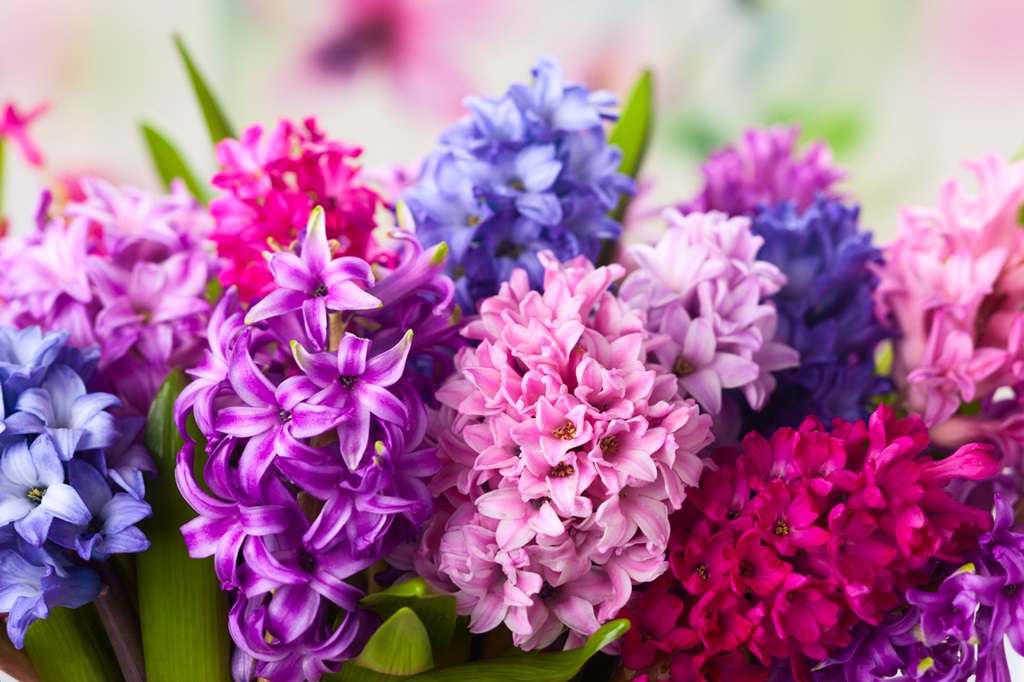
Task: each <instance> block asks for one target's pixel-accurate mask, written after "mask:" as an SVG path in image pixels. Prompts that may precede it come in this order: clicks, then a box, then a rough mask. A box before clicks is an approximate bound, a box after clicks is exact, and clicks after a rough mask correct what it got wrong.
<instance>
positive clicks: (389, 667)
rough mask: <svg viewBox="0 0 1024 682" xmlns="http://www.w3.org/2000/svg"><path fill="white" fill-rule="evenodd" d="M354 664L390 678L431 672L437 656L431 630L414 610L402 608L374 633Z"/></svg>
mask: <svg viewBox="0 0 1024 682" xmlns="http://www.w3.org/2000/svg"><path fill="white" fill-rule="evenodd" d="M352 663H354V664H355V665H357V666H359V667H360V668H366V669H367V670H373V671H376V672H379V673H384V674H386V675H406V676H407V675H415V674H416V673H421V672H425V671H427V670H430V669H431V668H433V667H434V656H433V654H431V653H430V637H429V636H428V635H427V628H426V627H424V626H423V621H421V620H420V619H419V618H417V617H416V613H415V612H414V611H413V610H412V609H410V608H407V607H403V608H400V609H398V610H397V611H395V613H394V615H392V616H391V617H390V618H388V619H387V620H385V621H384V623H383V624H382V625H381V626H380V628H378V629H377V632H375V633H373V636H372V637H370V641H369V642H367V643H366V646H365V647H364V648H363V651H362V653H361V654H359V656H357V657H356V658H355V659H353V660H352Z"/></svg>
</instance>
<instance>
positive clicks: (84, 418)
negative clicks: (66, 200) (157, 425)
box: [0, 327, 152, 647]
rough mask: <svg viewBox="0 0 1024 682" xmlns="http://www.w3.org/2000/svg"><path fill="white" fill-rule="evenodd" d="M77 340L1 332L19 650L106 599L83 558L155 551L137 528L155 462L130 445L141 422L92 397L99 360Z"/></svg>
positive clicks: (2, 580)
mask: <svg viewBox="0 0 1024 682" xmlns="http://www.w3.org/2000/svg"><path fill="white" fill-rule="evenodd" d="M67 338H68V334H67V332H61V333H57V332H46V333H44V332H42V331H41V330H40V329H39V328H38V327H35V328H29V329H25V330H21V331H16V330H13V329H10V328H6V327H4V328H0V388H2V395H3V400H2V407H3V422H2V423H3V429H2V431H0V448H2V451H0V613H7V614H8V617H7V633H8V635H9V636H10V638H11V641H12V642H14V643H15V645H16V646H18V647H20V646H21V645H22V643H23V641H24V636H25V630H26V629H27V628H28V626H29V625H30V624H31V623H32V622H33V621H35V620H37V619H39V618H46V617H48V615H49V610H50V609H51V608H54V607H56V606H68V607H72V608H73V607H77V606H81V605H82V604H86V603H88V602H90V601H92V600H93V599H95V598H96V596H97V594H98V593H99V591H100V587H101V583H100V578H99V576H98V574H97V572H96V571H95V570H94V569H93V568H92V567H90V566H88V565H85V566H83V565H82V564H83V562H96V561H104V560H106V559H108V558H109V557H110V555H112V554H121V553H129V552H141V551H143V550H145V549H146V548H148V547H149V542H148V541H147V540H146V538H145V536H144V535H143V534H142V532H141V531H139V530H138V528H136V527H135V524H136V523H138V522H139V521H141V520H142V519H144V518H146V517H148V516H149V515H150V514H151V510H150V507H149V505H148V504H147V503H146V502H145V501H144V500H143V499H142V496H143V493H144V484H143V482H142V471H143V470H147V471H148V470H152V460H150V458H149V455H148V454H147V453H146V452H145V451H144V450H142V449H141V446H138V445H136V444H131V445H129V444H127V443H126V439H132V438H134V437H135V436H136V434H137V432H138V430H139V425H138V424H134V423H129V424H127V425H126V428H125V429H122V424H121V420H118V419H116V418H115V417H114V416H113V415H112V414H111V412H110V411H111V410H114V409H117V408H118V407H119V406H120V401H119V400H118V399H117V398H116V397H114V396H112V395H110V394H108V393H99V392H90V388H91V387H92V386H93V385H95V384H96V383H98V381H99V380H100V377H99V376H98V375H95V374H94V368H95V364H96V359H97V357H96V356H97V354H95V353H92V352H82V351H79V350H78V349H76V348H73V347H70V346H67V345H65V342H66V340H67Z"/></svg>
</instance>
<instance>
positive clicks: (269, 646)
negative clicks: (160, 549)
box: [175, 209, 460, 682]
mask: <svg viewBox="0 0 1024 682" xmlns="http://www.w3.org/2000/svg"><path fill="white" fill-rule="evenodd" d="M396 243H397V251H396V253H395V255H394V257H393V258H392V259H391V260H393V261H394V263H395V265H394V267H393V268H384V267H377V268H371V265H370V263H368V262H367V261H366V260H364V259H361V258H356V257H353V256H345V255H339V254H342V253H344V251H343V248H342V245H340V244H339V243H338V242H336V241H335V240H328V237H327V229H326V212H324V211H321V210H319V209H315V210H314V211H313V213H312V215H311V217H310V222H309V225H308V227H307V228H305V230H304V233H300V239H299V241H298V242H297V244H296V248H294V249H291V250H284V251H278V252H274V253H272V254H269V256H268V264H269V268H270V272H271V273H272V275H273V277H274V288H273V289H272V290H271V291H270V292H269V293H268V294H267V295H266V296H265V297H263V298H262V299H259V300H257V301H256V302H254V303H253V304H252V306H251V307H249V308H248V311H246V312H243V310H242V309H241V307H240V306H239V304H238V295H237V293H236V292H235V290H233V289H231V290H229V292H228V293H227V294H226V295H225V296H224V297H223V298H222V300H221V301H220V302H219V303H218V305H217V307H216V309H215V310H214V312H213V315H212V316H211V319H210V326H209V333H208V338H209V344H210V345H209V348H208V349H207V350H206V351H205V357H204V359H203V361H202V362H201V363H200V364H199V365H198V366H197V367H196V368H195V369H193V370H192V371H191V374H192V376H193V377H194V381H193V382H192V383H191V384H189V386H188V387H187V388H186V389H185V391H184V392H183V393H182V394H181V396H180V397H179V399H178V402H177V404H176V410H175V412H176V418H177V419H178V422H179V428H180V429H181V432H182V433H183V434H185V433H187V422H188V421H189V419H190V418H194V420H195V423H196V426H197V427H198V429H199V431H200V432H201V433H202V436H203V438H204V439H205V449H206V452H207V453H208V456H209V459H208V461H207V462H206V464H205V466H204V467H203V469H202V472H203V474H202V478H201V479H197V478H196V477H195V469H194V462H195V458H196V448H197V447H201V446H199V445H198V444H197V443H195V442H193V441H192V439H191V438H189V439H188V441H187V443H186V445H185V447H184V448H183V449H182V451H181V453H180V454H179V459H178V466H177V469H176V477H177V482H178V486H179V488H180V490H181V492H182V495H183V496H184V498H185V499H186V500H187V501H188V503H189V504H190V505H191V506H192V507H193V508H194V509H195V510H196V512H198V514H199V517H198V518H196V519H195V520H193V521H191V522H189V523H188V524H186V525H185V526H184V527H183V529H182V530H183V533H184V535H185V541H186V544H187V546H188V549H189V553H190V554H191V555H192V556H194V557H205V556H211V555H212V556H214V557H215V567H216V572H217V576H218V578H219V579H220V581H221V583H222V585H223V588H224V589H225V590H229V591H231V592H232V593H233V595H234V599H235V601H234V605H233V607H232V609H231V612H230V618H229V622H228V623H227V624H226V625H227V627H228V628H229V630H230V633H231V636H232V638H233V639H234V641H235V643H236V644H237V646H238V647H239V650H240V652H241V657H240V662H239V663H238V665H237V666H236V675H237V676H238V678H239V679H242V680H248V679H255V678H260V679H267V680H271V681H272V682H292V681H299V680H306V679H311V680H314V679H319V677H320V675H322V674H323V673H325V672H328V671H334V672H336V671H337V670H338V669H339V668H340V666H341V662H342V661H344V660H347V659H350V658H352V657H354V656H355V655H357V654H358V653H359V651H360V650H361V648H362V646H363V644H364V643H365V642H366V640H367V638H368V637H369V636H370V634H372V632H373V630H374V628H375V627H376V625H377V624H378V623H379V619H378V618H377V617H376V616H375V615H374V614H372V613H369V612H363V611H361V610H360V609H359V608H358V602H359V599H360V598H361V597H362V596H363V592H362V591H361V590H360V589H359V588H358V587H357V586H355V584H354V583H355V582H356V581H355V580H354V579H353V576H357V574H359V573H360V572H362V571H363V570H364V569H367V568H368V567H370V566H372V565H373V564H375V563H376V562H378V561H379V560H380V559H382V558H383V557H384V556H385V555H386V554H388V553H389V552H390V551H392V550H393V549H395V548H396V547H397V546H398V545H400V544H401V543H403V542H406V541H409V540H411V539H413V538H414V537H415V534H416V533H417V531H418V529H419V527H420V525H421V524H422V523H423V522H424V521H425V520H426V519H427V518H428V517H429V516H430V514H431V512H432V510H433V500H432V496H431V494H430V491H429V490H428V489H427V486H426V483H425V481H426V479H427V478H428V477H429V476H430V475H431V474H433V473H434V472H436V471H437V470H438V468H439V463H438V460H437V457H436V455H435V452H434V448H432V447H430V445H429V443H428V441H427V440H426V430H427V408H426V401H427V400H428V399H429V396H431V395H432V394H433V392H434V390H435V388H436V383H437V382H438V381H439V380H440V379H442V378H444V375H445V374H446V373H447V372H449V371H450V370H451V367H452V355H454V348H455V347H456V346H458V345H459V343H460V342H459V339H458V335H457V332H458V327H457V324H458V315H457V309H456V308H455V306H454V303H453V296H454V286H453V284H452V282H451V280H450V279H448V278H447V277H445V276H444V275H443V274H442V273H443V269H444V255H445V249H444V247H443V246H439V247H434V248H433V249H430V250H427V251H424V250H423V249H422V247H421V246H420V245H419V243H418V242H417V241H416V240H415V239H414V238H413V237H412V235H410V234H408V233H404V234H400V235H398V239H397V240H396ZM207 489H208V490H207ZM239 671H241V672H239Z"/></svg>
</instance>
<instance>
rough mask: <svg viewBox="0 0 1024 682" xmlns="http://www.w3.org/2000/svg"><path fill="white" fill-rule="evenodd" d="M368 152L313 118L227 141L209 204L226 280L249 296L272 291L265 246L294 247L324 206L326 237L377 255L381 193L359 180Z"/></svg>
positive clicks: (356, 252) (349, 249)
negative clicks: (216, 193)
mask: <svg viewBox="0 0 1024 682" xmlns="http://www.w3.org/2000/svg"><path fill="white" fill-rule="evenodd" d="M361 153H362V150H361V149H360V148H359V147H355V146H352V145H348V144H345V143H343V142H337V141H334V140H330V139H328V138H327V137H326V135H325V134H324V133H323V132H322V131H320V130H319V128H317V125H316V120H315V119H313V118H309V119H306V120H305V121H303V123H302V124H301V125H300V124H296V123H292V122H291V121H287V120H282V121H280V122H279V123H278V124H277V125H276V126H275V127H274V128H273V129H272V130H270V131H269V133H266V134H264V130H263V128H262V127H261V126H253V127H252V128H249V129H248V130H246V131H245V132H244V133H242V136H241V138H240V139H238V140H233V139H226V140H223V141H222V142H220V143H219V144H218V145H217V161H218V163H219V164H220V166H221V171H220V172H219V173H217V174H216V175H215V176H214V177H213V180H212V182H213V185H214V186H215V187H218V188H220V189H221V190H223V191H224V194H223V195H222V196H220V197H217V198H216V199H214V200H213V201H212V202H210V212H211V213H212V214H213V216H214V218H215V219H216V222H217V224H216V227H215V229H214V230H213V233H212V234H211V238H212V239H213V241H214V242H216V244H217V251H218V253H219V254H220V256H221V257H222V258H223V259H224V261H225V263H224V268H223V270H222V272H221V282H222V283H223V284H224V286H225V287H227V286H232V285H234V286H237V287H238V289H239V295H240V297H241V299H242V300H243V301H249V300H252V299H254V298H258V297H260V296H263V295H266V294H267V293H268V292H269V291H271V289H272V288H273V277H272V276H271V273H270V270H269V268H268V267H267V263H266V261H265V260H264V258H263V252H264V251H266V250H267V249H268V248H270V249H271V250H286V249H288V247H289V246H290V245H291V244H293V243H294V242H295V240H296V239H297V238H298V237H299V234H298V229H297V228H296V226H302V225H306V223H307V222H308V221H309V215H310V213H311V212H312V210H313V207H314V206H321V207H322V208H323V209H324V215H325V222H326V229H327V236H328V238H330V239H332V240H336V241H337V242H338V244H339V247H340V252H341V253H342V254H343V255H346V256H354V257H357V258H363V259H367V260H372V259H373V257H374V256H375V255H376V251H375V245H374V241H373V237H372V235H371V232H372V230H373V229H374V227H375V226H376V223H375V222H374V212H375V211H376V209H377V204H378V201H379V198H378V196H377V194H376V193H374V192H373V190H371V189H369V188H368V187H366V186H364V185H363V184H362V183H360V181H359V177H358V176H359V172H360V168H359V167H358V166H356V165H354V164H353V163H352V160H353V159H355V158H357V157H358V156H359V155H360V154H361Z"/></svg>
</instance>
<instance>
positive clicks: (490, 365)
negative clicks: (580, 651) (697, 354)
mask: <svg viewBox="0 0 1024 682" xmlns="http://www.w3.org/2000/svg"><path fill="white" fill-rule="evenodd" d="M541 261H542V263H543V264H544V267H545V282H544V289H543V292H537V291H531V290H530V286H529V282H528V279H527V275H526V272H525V271H522V270H516V271H515V272H514V274H513V276H512V278H511V281H509V282H507V283H505V284H503V285H502V287H501V290H500V292H499V293H498V294H497V295H496V296H493V297H491V298H488V299H485V300H484V301H483V302H482V304H481V306H480V315H479V317H478V318H477V319H475V320H473V321H471V322H469V324H468V325H467V326H466V329H465V332H464V333H465V335H466V336H467V337H468V338H471V339H475V340H478V341H479V342H480V343H479V345H478V346H477V347H475V348H464V349H462V350H461V351H460V352H459V354H458V355H457V356H456V373H455V374H454V375H453V376H452V378H451V379H449V381H447V382H446V383H445V385H444V386H442V388H441V389H440V390H439V391H438V393H437V398H438V400H439V401H440V403H441V408H440V411H439V413H438V414H437V415H436V419H434V420H433V425H432V427H433V429H434V432H435V433H436V434H437V435H438V440H439V449H438V456H439V457H440V459H441V462H442V469H441V471H440V472H439V473H438V474H437V475H436V476H435V477H434V480H433V481H432V491H433V492H434V495H435V496H436V497H437V502H436V505H437V513H436V514H435V515H434V517H433V518H432V519H431V520H430V522H428V525H427V527H426V528H425V529H424V531H423V534H422V536H421V541H420V544H419V547H418V549H417V551H416V553H415V555H414V564H415V566H416V569H417V572H418V573H419V574H420V575H423V576H427V577H428V579H430V580H431V581H432V582H434V583H436V584H437V586H439V587H441V588H442V589H446V590H448V591H450V592H453V593H454V594H455V595H456V597H457V599H458V604H459V612H460V613H462V614H465V615H469V616H470V629H471V630H472V631H473V632H484V631H487V630H490V629H492V628H494V627H496V626H497V625H499V624H500V623H504V624H505V625H506V626H508V628H509V629H510V630H511V631H512V633H513V638H514V641H515V643H516V645H517V646H521V647H523V648H524V649H535V648H542V647H545V646H548V645H549V644H551V643H552V642H554V641H555V640H556V639H557V638H558V637H559V635H560V634H562V633H563V632H564V631H565V629H566V628H568V630H569V636H568V639H567V641H566V646H569V647H571V646H576V645H578V644H579V643H580V642H581V641H582V639H583V638H585V637H586V636H588V635H590V634H592V633H593V632H594V631H595V630H596V629H597V628H598V627H599V626H600V625H601V624H602V623H604V622H607V621H608V620H610V619H612V618H613V617H614V616H615V615H616V613H617V612H618V610H619V609H620V608H621V607H622V606H623V605H625V604H626V602H627V601H628V600H629V598H630V596H631V594H632V590H633V586H634V585H636V584H639V583H644V582H648V581H650V580H653V579H654V578H656V577H657V576H658V575H660V574H661V573H662V572H663V571H664V570H665V569H666V563H665V549H666V546H667V542H668V536H669V530H670V529H669V522H668V516H669V513H670V512H671V511H673V510H675V509H678V508H679V507H680V506H681V505H682V502H683V500H684V498H685V488H686V487H687V486H692V485H695V484H696V483H697V481H698V480H699V477H700V473H701V471H702V470H703V461H702V460H701V459H700V458H699V457H698V455H697V453H698V452H699V451H700V450H702V449H703V448H704V447H706V446H707V445H708V444H709V443H710V441H711V435H710V430H709V429H710V426H711V419H710V417H708V416H707V415H701V414H699V410H698V408H697V405H696V404H695V403H694V402H693V401H692V400H687V399H682V398H680V396H679V395H678V386H677V380H676V377H675V376H673V375H672V374H671V373H669V372H667V371H666V370H665V369H664V368H661V367H659V366H656V365H653V364H650V363H648V362H647V353H646V350H645V344H646V342H647V340H648V336H649V333H648V332H647V331H646V330H645V329H644V324H643V315H642V314H640V313H638V312H636V311H631V310H629V309H628V308H626V307H625V306H623V305H622V304H621V303H620V301H619V300H618V299H617V298H615V297H614V296H613V295H612V293H611V292H610V291H608V287H609V286H610V285H611V284H612V282H613V281H615V280H616V279H618V278H620V277H621V276H622V274H623V269H622V268H621V266H618V265H611V266H608V267H601V268H595V267H594V266H593V265H592V264H591V263H590V262H589V261H587V260H586V259H584V258H582V257H580V258H576V259H573V260H572V261H569V262H567V263H565V264H559V263H558V262H557V261H556V260H555V259H554V258H553V256H551V254H550V253H542V254H541Z"/></svg>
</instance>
